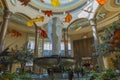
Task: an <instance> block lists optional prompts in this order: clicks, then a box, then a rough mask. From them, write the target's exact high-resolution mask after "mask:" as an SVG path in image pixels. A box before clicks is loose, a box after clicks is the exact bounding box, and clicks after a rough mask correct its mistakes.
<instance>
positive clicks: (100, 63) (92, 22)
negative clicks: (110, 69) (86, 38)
mask: <svg viewBox="0 0 120 80" xmlns="http://www.w3.org/2000/svg"><path fill="white" fill-rule="evenodd" d="M90 25H91V28H92V32H93V37H94V47H95V54H96V55H98V57H97V62H98V66H99V71H100V72H101V71H102V70H103V69H104V63H103V57H102V53H100V52H99V50H98V45H99V37H98V33H97V28H96V21H95V19H90Z"/></svg>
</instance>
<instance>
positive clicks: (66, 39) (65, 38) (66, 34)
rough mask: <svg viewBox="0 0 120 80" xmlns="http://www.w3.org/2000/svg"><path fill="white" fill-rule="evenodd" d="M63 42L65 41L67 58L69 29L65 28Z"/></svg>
mask: <svg viewBox="0 0 120 80" xmlns="http://www.w3.org/2000/svg"><path fill="white" fill-rule="evenodd" d="M63 41H64V49H65V56H66V57H67V56H68V42H67V41H68V33H67V29H66V28H63Z"/></svg>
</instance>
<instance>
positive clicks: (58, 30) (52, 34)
mask: <svg viewBox="0 0 120 80" xmlns="http://www.w3.org/2000/svg"><path fill="white" fill-rule="evenodd" d="M48 38H49V39H50V41H51V43H52V55H58V54H59V53H60V50H61V46H60V44H61V39H62V23H61V21H60V19H59V18H58V17H53V18H51V19H50V20H49V22H48Z"/></svg>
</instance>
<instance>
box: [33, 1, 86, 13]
mask: <svg viewBox="0 0 120 80" xmlns="http://www.w3.org/2000/svg"><path fill="white" fill-rule="evenodd" d="M59 1H60V6H59V7H54V6H52V5H51V0H44V3H43V2H41V1H40V0H32V1H31V5H32V6H34V7H36V8H38V9H40V10H52V11H53V12H54V13H63V12H73V11H76V10H78V9H81V8H82V7H83V6H84V5H85V4H86V3H87V0H59Z"/></svg>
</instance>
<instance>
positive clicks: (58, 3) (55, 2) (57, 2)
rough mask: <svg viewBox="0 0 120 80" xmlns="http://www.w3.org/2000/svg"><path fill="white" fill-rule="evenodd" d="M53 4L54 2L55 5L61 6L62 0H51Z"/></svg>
mask: <svg viewBox="0 0 120 80" xmlns="http://www.w3.org/2000/svg"><path fill="white" fill-rule="evenodd" d="M51 4H52V5H53V6H54V7H58V6H60V1H59V0H51Z"/></svg>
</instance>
